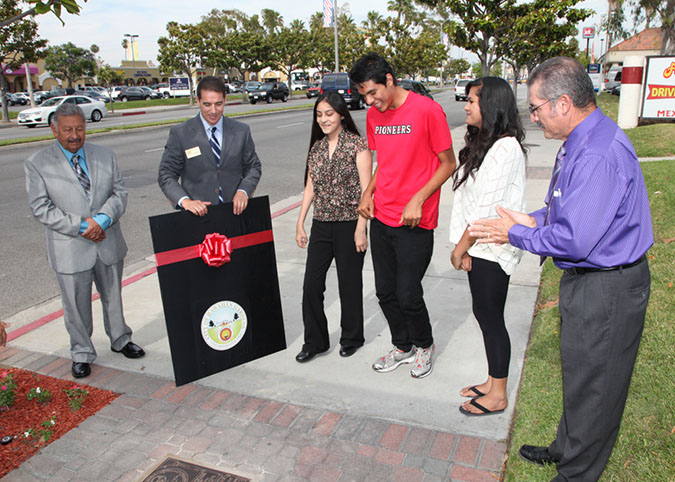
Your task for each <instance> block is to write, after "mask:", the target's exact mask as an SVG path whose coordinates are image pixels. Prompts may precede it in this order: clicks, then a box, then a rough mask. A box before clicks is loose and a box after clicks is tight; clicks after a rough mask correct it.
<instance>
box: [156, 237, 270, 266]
mask: <svg viewBox="0 0 675 482" xmlns="http://www.w3.org/2000/svg"><path fill="white" fill-rule="evenodd" d="M271 241H274V235H273V234H272V230H271V229H268V230H267V231H260V232H257V233H251V234H244V235H243V236H236V237H234V238H227V237H226V236H223V235H222V234H219V233H212V234H207V235H206V237H205V238H204V241H203V242H202V243H200V244H195V245H194V246H187V247H185V248H179V249H172V250H170V251H164V252H162V253H155V263H156V264H157V266H158V267H159V266H164V265H167V264H172V263H179V262H180V261H187V260H189V259H195V258H202V259H203V260H204V262H205V263H206V264H208V265H209V266H215V267H218V266H222V265H223V264H225V263H229V262H230V255H231V254H232V252H233V251H234V250H235V249H240V248H247V247H249V246H255V245H256V244H262V243H269V242H271Z"/></svg>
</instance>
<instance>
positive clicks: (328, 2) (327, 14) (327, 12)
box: [323, 0, 333, 27]
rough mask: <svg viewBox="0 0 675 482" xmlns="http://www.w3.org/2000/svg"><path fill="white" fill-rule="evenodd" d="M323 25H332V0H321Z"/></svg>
mask: <svg viewBox="0 0 675 482" xmlns="http://www.w3.org/2000/svg"><path fill="white" fill-rule="evenodd" d="M323 26H324V27H332V26H333V0H323Z"/></svg>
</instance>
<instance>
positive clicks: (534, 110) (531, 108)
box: [527, 98, 557, 115]
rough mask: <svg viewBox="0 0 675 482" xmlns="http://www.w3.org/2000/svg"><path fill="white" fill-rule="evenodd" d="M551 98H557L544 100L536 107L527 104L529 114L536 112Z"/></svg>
mask: <svg viewBox="0 0 675 482" xmlns="http://www.w3.org/2000/svg"><path fill="white" fill-rule="evenodd" d="M552 100H557V98H556V99H548V100H547V101H546V102H544V103H542V104H539V105H538V106H536V107H532V106H531V105H529V106H527V110H529V111H530V115H534V113H535V112H537V111H538V110H539V109H541V108H542V107H543V106H545V105H546V104H548V103H549V102H551V101H552Z"/></svg>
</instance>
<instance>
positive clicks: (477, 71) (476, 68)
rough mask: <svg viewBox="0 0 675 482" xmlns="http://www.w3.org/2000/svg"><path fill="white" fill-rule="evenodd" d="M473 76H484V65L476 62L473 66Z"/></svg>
mask: <svg viewBox="0 0 675 482" xmlns="http://www.w3.org/2000/svg"><path fill="white" fill-rule="evenodd" d="M471 76H472V77H482V76H483V65H482V64H481V63H480V62H475V63H473V64H471Z"/></svg>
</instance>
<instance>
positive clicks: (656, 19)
mask: <svg viewBox="0 0 675 482" xmlns="http://www.w3.org/2000/svg"><path fill="white" fill-rule="evenodd" d="M626 14H628V15H629V16H630V17H632V18H631V20H632V22H629V24H631V25H632V26H633V28H632V29H626V28H625V27H624V25H626V24H627V22H626ZM645 25H646V26H647V27H650V26H659V25H660V26H661V29H662V37H661V55H673V54H675V0H610V2H609V12H608V15H607V16H606V17H605V19H604V20H603V22H602V24H601V29H602V30H604V31H606V32H607V34H608V38H607V42H608V47H610V46H611V45H612V38H615V37H619V38H628V37H629V36H630V35H631V34H635V33H637V31H638V29H641V28H642V27H644V26H645Z"/></svg>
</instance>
